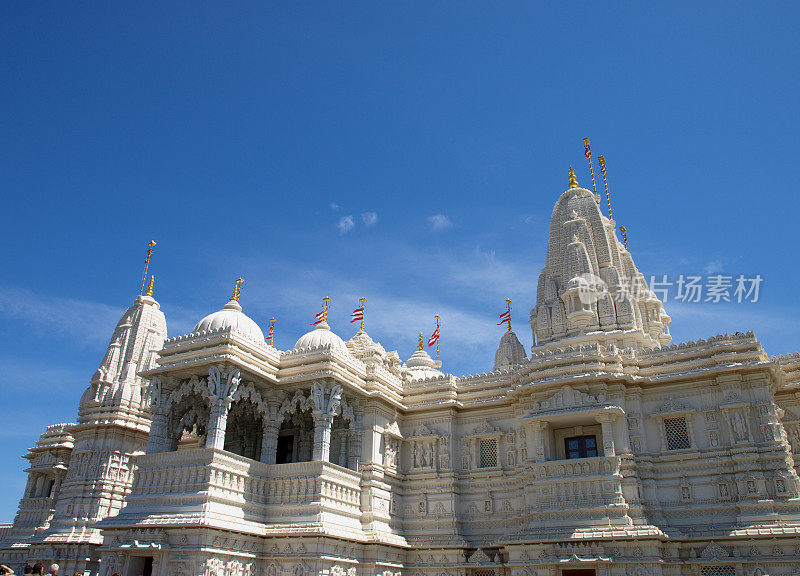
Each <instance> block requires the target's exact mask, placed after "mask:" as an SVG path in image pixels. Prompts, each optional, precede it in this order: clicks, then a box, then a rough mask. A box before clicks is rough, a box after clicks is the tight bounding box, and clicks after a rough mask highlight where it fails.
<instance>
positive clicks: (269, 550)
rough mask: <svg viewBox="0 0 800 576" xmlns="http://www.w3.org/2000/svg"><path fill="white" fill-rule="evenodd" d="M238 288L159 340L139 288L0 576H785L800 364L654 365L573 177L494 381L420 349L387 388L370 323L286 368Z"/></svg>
mask: <svg viewBox="0 0 800 576" xmlns="http://www.w3.org/2000/svg"><path fill="white" fill-rule="evenodd" d="M587 154H588V148H587ZM587 158H588V155H587ZM603 169H604V170H605V165H604V164H603ZM238 286H239V284H237V289H236V291H235V292H234V296H233V298H231V299H230V301H229V302H228V303H227V304H225V305H224V307H223V308H222V309H221V310H219V311H217V312H214V313H213V314H210V315H208V316H207V317H205V318H203V319H202V320H200V321H199V322H198V324H197V325H196V326H195V327H194V329H193V330H192V331H191V333H189V334H185V335H181V336H177V337H174V338H167V333H166V321H165V318H164V314H163V313H162V312H161V311H160V309H159V305H158V303H157V302H156V301H155V300H154V298H153V296H152V283H151V287H150V289H149V290H148V291H147V294H145V295H143V296H139V297H137V298H136V300H135V302H134V304H133V306H131V307H130V308H129V309H128V310H126V311H125V313H124V314H123V315H122V318H121V320H120V322H119V324H118V325H117V328H116V329H115V331H114V334H113V335H112V338H111V341H110V344H109V347H108V351H107V352H106V355H105V357H104V358H103V361H102V363H101V365H100V368H99V369H98V370H97V372H96V373H95V374H94V376H93V377H92V379H91V381H90V385H89V387H88V388H87V390H86V392H85V393H84V395H83V397H82V399H81V402H80V406H79V407H78V422H77V424H56V425H54V426H50V427H48V428H47V429H46V430H45V432H44V434H42V436H41V438H40V439H39V440H38V442H37V443H36V445H35V446H34V447H33V448H31V449H30V451H29V453H28V454H26V456H25V457H26V458H27V459H28V460H29V461H30V467H29V469H28V475H29V480H28V485H27V487H26V489H25V493H24V494H23V498H22V500H21V502H20V509H19V513H18V515H17V517H16V518H15V520H14V523H13V525H12V526H11V527H10V528H8V529H7V531H6V532H5V534H4V535H3V540H2V542H0V562H2V563H4V564H8V565H11V566H13V567H15V568H18V569H21V567H22V566H23V565H24V564H25V562H33V561H36V560H41V561H45V562H52V561H55V562H58V563H59V564H60V565H61V569H62V571H63V572H64V573H72V572H74V571H76V570H80V571H83V572H85V573H87V574H88V575H89V576H95V575H101V576H111V574H112V573H114V572H119V573H120V574H122V575H123V576H138V575H143V576H194V575H204V576H345V575H346V576H401V575H402V576H562V575H563V576H587V575H592V574H596V575H607V576H612V575H613V576H623V575H624V576H658V575H664V576H678V575H698V576H755V575H762V576H763V575H766V574H772V575H798V574H800V568H798V567H799V566H800V479H798V474H797V465H796V463H795V460H796V458H797V457H798V455H800V356H799V355H797V354H794V355H791V356H786V357H777V358H776V357H769V356H768V355H767V354H766V353H765V352H764V350H763V349H762V347H761V344H760V343H759V342H758V340H756V338H755V337H754V336H753V334H752V333H751V332H737V333H736V334H724V335H718V336H712V337H710V338H708V339H707V340H699V341H697V342H688V343H681V344H678V345H675V344H672V345H670V341H671V336H670V334H669V323H670V317H669V316H668V315H667V313H666V311H665V310H664V306H663V304H662V302H661V301H660V300H659V299H658V298H657V297H656V295H655V294H654V293H653V292H652V290H650V289H649V288H648V286H647V283H646V282H645V278H644V276H643V275H642V274H641V272H639V270H638V269H637V267H636V265H635V264H634V261H633V258H632V256H631V254H630V253H629V252H628V250H627V248H626V246H625V242H620V241H619V239H618V238H617V235H616V224H615V222H614V221H613V219H612V218H611V217H610V214H609V217H606V216H605V215H603V213H602V211H601V209H600V206H599V197H598V196H597V195H596V194H595V193H594V192H592V191H590V190H587V189H585V188H581V187H580V186H579V184H578V182H577V180H576V179H575V177H574V175H572V174H571V177H570V183H569V188H568V189H567V190H566V191H565V192H564V193H563V194H561V196H560V197H559V198H558V199H557V202H556V205H555V208H554V210H553V215H552V219H551V222H550V237H549V244H548V249H547V254H546V260H545V266H544V268H543V270H542V271H541V274H540V275H539V282H538V290H537V294H536V300H535V304H534V306H533V309H532V310H531V314H530V325H531V328H532V332H533V337H534V346H533V348H532V349H531V350H530V354H528V353H527V352H526V350H525V348H524V347H523V346H522V344H521V343H520V341H519V339H518V338H517V336H516V334H515V333H514V331H512V330H511V326H510V324H509V325H508V330H506V331H505V332H504V334H503V336H502V338H501V339H500V343H499V347H498V349H497V351H496V352H495V354H494V367H493V370H492V371H491V372H488V373H485V374H479V375H472V376H462V377H455V376H453V375H451V374H448V373H446V371H445V369H444V367H443V366H442V364H441V363H440V362H439V361H438V360H434V359H433V358H431V357H430V355H429V354H428V353H427V352H426V351H425V350H424V349H423V348H424V347H423V346H422V340H421V339H420V346H419V349H418V350H417V351H416V352H415V353H414V354H413V355H412V356H411V357H410V358H409V359H408V360H407V361H405V362H403V361H402V360H401V359H400V357H399V355H398V354H397V352H390V351H387V350H386V349H385V348H384V347H383V346H382V345H381V344H380V343H377V342H375V341H374V340H373V339H372V338H371V337H370V336H369V335H368V334H367V332H366V330H365V329H364V324H363V323H362V325H361V329H360V330H358V332H357V333H356V334H355V335H353V336H352V338H350V339H349V340H347V341H345V340H343V339H342V338H341V337H340V336H338V335H337V334H336V333H335V332H334V331H333V329H332V327H331V326H330V325H329V324H328V322H327V314H326V309H323V312H322V313H320V314H318V319H319V321H318V322H317V324H316V327H315V328H314V329H313V330H311V331H310V332H309V333H308V334H305V335H303V336H301V337H300V338H299V339H298V340H297V343H296V344H295V346H294V347H293V348H292V349H291V350H278V349H276V348H275V347H273V346H272V345H270V344H269V341H270V339H269V338H268V339H267V340H265V338H264V334H263V332H262V331H261V328H259V326H258V325H257V324H256V323H255V322H254V321H253V320H252V319H250V318H249V317H248V316H247V315H246V314H245V313H244V310H243V307H242V305H241V303H240V301H239V300H240V298H239V297H240V293H241V292H240V289H239V287H238ZM532 297H533V295H531V298H532ZM532 303H533V302H532ZM362 314H363V311H362ZM491 353H492V351H490V350H487V351H486V361H487V364H488V363H489V362H490V361H491Z"/></svg>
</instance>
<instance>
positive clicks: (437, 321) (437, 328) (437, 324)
mask: <svg viewBox="0 0 800 576" xmlns="http://www.w3.org/2000/svg"><path fill="white" fill-rule="evenodd" d="M434 318H436V330H437V332H439V317H438V316H434ZM441 336H442V333H441V332H439V335H438V337H437V338H436V361H437V362H438V361H439V338H441Z"/></svg>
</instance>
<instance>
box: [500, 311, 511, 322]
mask: <svg viewBox="0 0 800 576" xmlns="http://www.w3.org/2000/svg"><path fill="white" fill-rule="evenodd" d="M506 322H511V310H506V311H505V312H503V313H502V314H500V322H498V323H497V325H498V326H500V325H501V324H505V323H506Z"/></svg>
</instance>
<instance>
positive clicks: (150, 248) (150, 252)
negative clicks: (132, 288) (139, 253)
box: [139, 240, 156, 294]
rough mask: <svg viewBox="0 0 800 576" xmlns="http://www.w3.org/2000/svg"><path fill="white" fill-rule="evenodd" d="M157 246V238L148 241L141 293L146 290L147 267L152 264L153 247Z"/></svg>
mask: <svg viewBox="0 0 800 576" xmlns="http://www.w3.org/2000/svg"><path fill="white" fill-rule="evenodd" d="M155 246H156V241H155V240H150V242H148V243H147V256H145V257H144V272H142V287H141V288H140V289H139V294H141V293H142V292H144V283H145V281H146V280H147V267H148V266H150V258H152V256H153V248H155Z"/></svg>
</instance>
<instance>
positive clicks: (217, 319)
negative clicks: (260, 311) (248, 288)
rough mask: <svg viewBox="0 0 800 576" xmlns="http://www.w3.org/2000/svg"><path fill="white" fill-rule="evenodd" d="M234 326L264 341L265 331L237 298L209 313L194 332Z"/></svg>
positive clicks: (255, 338) (256, 339) (252, 337)
mask: <svg viewBox="0 0 800 576" xmlns="http://www.w3.org/2000/svg"><path fill="white" fill-rule="evenodd" d="M224 328H233V329H235V330H237V331H239V332H241V333H242V334H244V335H245V336H248V337H249V338H251V339H253V340H255V341H256V342H262V343H263V342H264V333H263V332H262V331H261V328H259V327H258V324H256V323H255V321H254V320H253V319H252V318H250V317H249V316H247V315H246V314H244V313H243V312H242V307H241V305H240V304H239V303H238V302H237V301H236V300H230V301H229V302H228V303H227V304H225V306H224V307H223V308H222V310H220V311H218V312H214V313H213V314H209V315H208V316H206V317H205V318H203V319H202V320H200V322H198V323H197V326H195V327H194V330H192V333H195V332H203V331H216V330H222V329H224Z"/></svg>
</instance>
